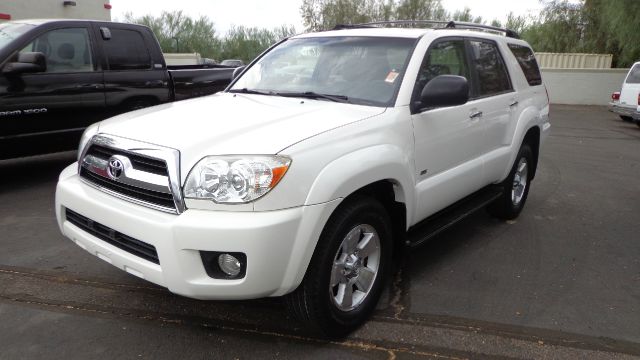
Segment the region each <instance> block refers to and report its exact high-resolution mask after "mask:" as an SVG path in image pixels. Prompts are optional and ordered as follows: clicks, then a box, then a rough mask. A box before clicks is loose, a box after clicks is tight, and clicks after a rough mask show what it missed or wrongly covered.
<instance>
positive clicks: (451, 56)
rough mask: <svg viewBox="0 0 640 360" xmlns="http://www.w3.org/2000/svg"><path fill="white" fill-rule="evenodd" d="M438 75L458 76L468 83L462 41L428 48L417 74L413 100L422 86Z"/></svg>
mask: <svg viewBox="0 0 640 360" xmlns="http://www.w3.org/2000/svg"><path fill="white" fill-rule="evenodd" d="M438 75H459V76H464V77H465V78H467V80H469V81H470V77H469V67H468V66H467V61H466V55H465V46H464V40H462V39H460V40H445V41H441V42H438V43H436V44H434V45H433V46H431V48H429V51H428V53H427V55H426V56H425V58H424V60H423V61H422V65H421V66H420V71H419V72H418V78H417V79H416V85H415V88H414V99H417V98H418V97H419V96H420V93H421V92H422V89H423V88H424V86H425V85H427V83H428V82H429V81H431V80H432V79H433V78H435V77H436V76H438Z"/></svg>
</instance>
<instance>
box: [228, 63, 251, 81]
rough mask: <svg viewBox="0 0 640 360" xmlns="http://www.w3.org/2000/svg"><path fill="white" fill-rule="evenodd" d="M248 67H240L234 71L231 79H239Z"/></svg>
mask: <svg viewBox="0 0 640 360" xmlns="http://www.w3.org/2000/svg"><path fill="white" fill-rule="evenodd" d="M246 67H247V66H246V65H244V66H240V67H237V68H235V70H233V74H232V75H231V79H232V80H233V79H235V78H237V77H238V76H239V75H240V74H241V73H242V72H243V71H244V69H245V68H246Z"/></svg>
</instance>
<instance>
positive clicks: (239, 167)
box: [184, 155, 291, 204]
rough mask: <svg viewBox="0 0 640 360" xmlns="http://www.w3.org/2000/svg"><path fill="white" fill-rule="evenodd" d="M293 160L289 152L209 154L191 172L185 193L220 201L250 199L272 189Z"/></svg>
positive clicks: (193, 197) (240, 202) (220, 202)
mask: <svg viewBox="0 0 640 360" xmlns="http://www.w3.org/2000/svg"><path fill="white" fill-rule="evenodd" d="M290 164H291V159H289V158H288V157H286V156H242V155H240V156H208V157H205V158H204V159H202V160H200V161H199V162H198V163H197V164H196V165H195V166H194V167H193V169H191V171H190V172H189V176H187V181H186V183H185V186H184V196H185V197H186V198H190V199H210V200H213V201H214V202H216V203H219V204H242V203H247V202H251V201H254V200H256V199H258V198H260V197H262V196H263V195H265V194H266V193H268V192H269V191H270V190H271V189H273V188H274V187H275V186H276V185H277V184H278V182H279V181H280V179H282V177H283V176H284V174H285V173H286V172H287V170H288V169H289V165H290Z"/></svg>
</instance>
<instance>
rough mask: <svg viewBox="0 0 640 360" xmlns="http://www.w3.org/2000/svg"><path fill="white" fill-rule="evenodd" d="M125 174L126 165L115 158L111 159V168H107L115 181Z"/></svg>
mask: <svg viewBox="0 0 640 360" xmlns="http://www.w3.org/2000/svg"><path fill="white" fill-rule="evenodd" d="M123 172H124V164H123V163H122V161H120V160H118V159H117V158H116V157H115V156H112V157H111V158H110V159H109V167H108V168H107V174H109V177H110V178H111V179H113V180H118V179H119V178H120V176H122V173H123Z"/></svg>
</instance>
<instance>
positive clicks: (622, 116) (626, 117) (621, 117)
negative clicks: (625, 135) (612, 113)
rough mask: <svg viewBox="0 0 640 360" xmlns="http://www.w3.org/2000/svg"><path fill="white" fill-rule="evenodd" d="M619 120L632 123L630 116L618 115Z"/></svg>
mask: <svg viewBox="0 0 640 360" xmlns="http://www.w3.org/2000/svg"><path fill="white" fill-rule="evenodd" d="M620 119H622V120H623V121H627V122H632V121H633V118H632V117H631V116H625V115H620Z"/></svg>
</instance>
